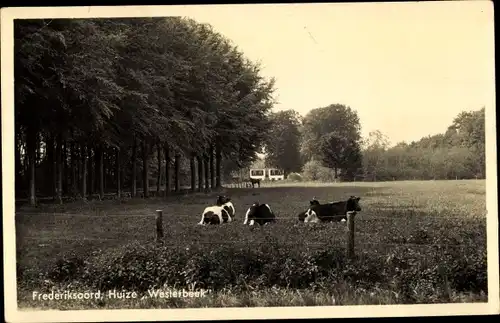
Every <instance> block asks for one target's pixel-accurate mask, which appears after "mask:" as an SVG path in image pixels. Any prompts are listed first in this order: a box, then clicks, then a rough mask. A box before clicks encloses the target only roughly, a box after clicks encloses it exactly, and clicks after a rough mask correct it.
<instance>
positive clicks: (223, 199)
mask: <svg viewBox="0 0 500 323" xmlns="http://www.w3.org/2000/svg"><path fill="white" fill-rule="evenodd" d="M234 214H235V210H234V206H233V203H232V202H231V199H230V198H229V197H227V196H218V197H217V201H216V205H214V206H209V207H206V208H205V210H203V214H202V215H201V220H200V222H199V223H198V224H200V225H204V224H222V223H229V222H233V220H234Z"/></svg>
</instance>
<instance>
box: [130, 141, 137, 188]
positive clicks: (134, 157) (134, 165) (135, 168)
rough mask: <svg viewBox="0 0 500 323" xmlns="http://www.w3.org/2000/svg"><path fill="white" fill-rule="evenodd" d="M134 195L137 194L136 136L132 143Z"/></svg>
mask: <svg viewBox="0 0 500 323" xmlns="http://www.w3.org/2000/svg"><path fill="white" fill-rule="evenodd" d="M131 180H132V188H131V190H132V192H130V195H131V196H132V197H136V196H137V139H136V138H135V136H134V143H133V144H132V178H131Z"/></svg>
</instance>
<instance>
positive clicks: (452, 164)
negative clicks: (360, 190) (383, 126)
mask: <svg viewBox="0 0 500 323" xmlns="http://www.w3.org/2000/svg"><path fill="white" fill-rule="evenodd" d="M484 125H485V109H484V108H482V109H480V110H477V111H472V112H462V113H460V114H459V115H458V116H457V117H456V118H455V119H454V121H453V124H452V125H451V126H450V127H448V130H447V131H446V132H445V133H443V134H437V135H433V136H426V137H424V138H422V139H420V140H419V141H416V142H411V143H409V144H407V143H398V144H396V145H395V146H393V147H389V143H388V142H387V140H386V139H385V138H384V135H383V134H382V133H381V132H380V131H375V132H372V133H370V135H369V138H367V141H368V142H367V143H366V147H365V149H364V150H363V174H362V175H361V174H360V176H358V177H359V178H364V180H365V181H387V180H413V179H418V180H429V179H436V180H439V179H441V180H442V179H472V178H484V177H485V174H486V173H485V171H486V168H485V156H486V152H485V148H484V147H485V130H484Z"/></svg>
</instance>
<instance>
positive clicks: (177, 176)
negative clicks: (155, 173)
mask: <svg viewBox="0 0 500 323" xmlns="http://www.w3.org/2000/svg"><path fill="white" fill-rule="evenodd" d="M180 158H181V156H180V155H179V154H176V155H175V159H174V169H175V184H174V185H175V191H176V192H180V189H181V179H180V174H179V173H180Z"/></svg>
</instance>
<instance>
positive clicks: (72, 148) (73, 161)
mask: <svg viewBox="0 0 500 323" xmlns="http://www.w3.org/2000/svg"><path fill="white" fill-rule="evenodd" d="M69 150H70V152H69V154H70V169H71V191H72V192H71V193H72V194H71V195H76V192H77V186H76V171H77V167H76V165H77V162H76V147H75V143H74V142H72V143H71V144H70V148H69Z"/></svg>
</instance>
